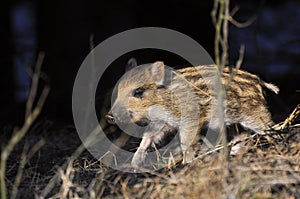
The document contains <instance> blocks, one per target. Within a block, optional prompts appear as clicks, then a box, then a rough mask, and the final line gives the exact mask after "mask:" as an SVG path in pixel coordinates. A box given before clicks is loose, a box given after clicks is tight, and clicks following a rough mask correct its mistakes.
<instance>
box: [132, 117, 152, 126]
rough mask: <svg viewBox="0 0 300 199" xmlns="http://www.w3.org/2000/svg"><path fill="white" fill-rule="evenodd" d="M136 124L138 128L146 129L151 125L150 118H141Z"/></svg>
mask: <svg viewBox="0 0 300 199" xmlns="http://www.w3.org/2000/svg"><path fill="white" fill-rule="evenodd" d="M134 123H136V124H137V125H138V126H141V127H144V126H147V125H149V124H150V120H149V119H148V118H141V119H139V120H138V121H136V122H134Z"/></svg>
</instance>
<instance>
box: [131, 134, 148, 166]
mask: <svg viewBox="0 0 300 199" xmlns="http://www.w3.org/2000/svg"><path fill="white" fill-rule="evenodd" d="M152 140H153V139H152V137H151V136H147V137H143V139H142V141H141V143H140V146H139V147H138V149H137V151H136V152H135V153H134V155H133V158H132V161H131V166H133V167H139V166H141V165H143V162H144V160H145V158H146V151H147V149H148V147H149V146H150V144H151V143H152Z"/></svg>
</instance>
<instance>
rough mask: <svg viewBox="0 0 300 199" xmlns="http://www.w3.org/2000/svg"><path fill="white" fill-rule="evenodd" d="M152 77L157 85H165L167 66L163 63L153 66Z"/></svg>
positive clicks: (158, 62)
mask: <svg viewBox="0 0 300 199" xmlns="http://www.w3.org/2000/svg"><path fill="white" fill-rule="evenodd" d="M151 77H152V80H153V81H154V82H155V83H156V85H163V83H164V78H165V65H164V62H162V61H157V62H154V63H153V64H151Z"/></svg>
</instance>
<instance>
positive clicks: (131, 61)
mask: <svg viewBox="0 0 300 199" xmlns="http://www.w3.org/2000/svg"><path fill="white" fill-rule="evenodd" d="M135 67H137V62H136V59H135V58H130V59H129V60H128V62H127V65H126V72H127V71H129V70H131V69H133V68H135Z"/></svg>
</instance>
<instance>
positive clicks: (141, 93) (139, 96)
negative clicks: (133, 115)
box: [132, 87, 145, 99]
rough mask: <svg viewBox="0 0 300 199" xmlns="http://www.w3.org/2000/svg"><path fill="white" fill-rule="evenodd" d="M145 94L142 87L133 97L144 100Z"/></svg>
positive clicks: (136, 90)
mask: <svg viewBox="0 0 300 199" xmlns="http://www.w3.org/2000/svg"><path fill="white" fill-rule="evenodd" d="M144 92H145V89H144V88H142V87H139V88H137V89H135V90H134V91H133V92H132V95H133V96H134V97H136V98H140V99H141V98H143V95H144Z"/></svg>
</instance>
